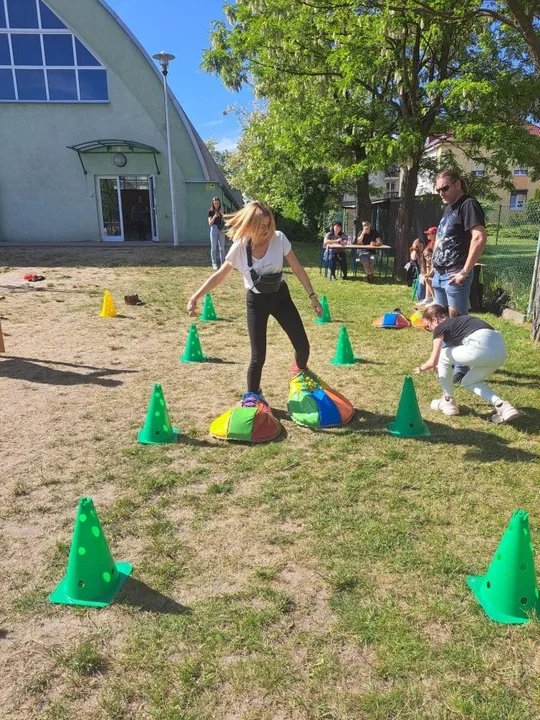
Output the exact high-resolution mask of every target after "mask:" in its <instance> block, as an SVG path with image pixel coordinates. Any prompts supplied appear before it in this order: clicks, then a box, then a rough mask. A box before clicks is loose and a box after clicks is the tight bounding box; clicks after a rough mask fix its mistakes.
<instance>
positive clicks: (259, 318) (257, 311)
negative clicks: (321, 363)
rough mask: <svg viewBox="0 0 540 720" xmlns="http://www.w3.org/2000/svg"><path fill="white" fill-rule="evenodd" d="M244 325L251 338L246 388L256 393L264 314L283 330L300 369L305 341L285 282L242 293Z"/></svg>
mask: <svg viewBox="0 0 540 720" xmlns="http://www.w3.org/2000/svg"><path fill="white" fill-rule="evenodd" d="M246 305H247V326H248V332H249V339H250V342H251V362H250V363H249V367H248V372H247V389H248V392H255V393H258V392H259V390H260V387H261V375H262V369H263V365H264V361H265V360H266V329H267V327H268V318H269V317H270V315H273V316H274V317H275V318H276V320H277V321H278V323H279V324H280V325H281V327H282V328H283V329H284V330H285V332H286V333H287V335H288V337H289V340H290V341H291V343H292V344H293V347H294V351H295V357H296V364H297V365H298V368H299V369H300V370H303V369H304V368H305V367H306V365H307V362H308V359H309V341H308V339H307V335H306V331H305V330H304V325H303V323H302V319H301V318H300V315H299V313H298V310H297V308H296V305H295V304H294V303H293V301H292V298H291V294H290V292H289V288H288V287H287V283H285V282H284V283H282V285H281V287H280V289H279V290H278V291H277V292H276V293H268V294H267V295H263V294H262V293H254V292H251V290H248V293H247V297H246Z"/></svg>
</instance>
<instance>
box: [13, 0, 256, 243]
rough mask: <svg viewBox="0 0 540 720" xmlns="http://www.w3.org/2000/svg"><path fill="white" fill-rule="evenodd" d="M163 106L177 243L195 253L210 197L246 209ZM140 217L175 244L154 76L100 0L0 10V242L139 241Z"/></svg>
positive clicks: (37, 2)
mask: <svg viewBox="0 0 540 720" xmlns="http://www.w3.org/2000/svg"><path fill="white" fill-rule="evenodd" d="M175 70H176V68H175V66H174V63H173V64H172V65H171V73H174V72H175ZM181 71H182V70H181V67H178V72H181ZM169 101H170V102H169V109H170V124H171V141H172V153H173V173H174V184H175V190H176V192H175V197H176V207H177V218H178V231H179V238H180V243H186V244H187V243H193V242H202V241H205V240H207V238H208V223H207V211H208V208H209V206H210V202H211V199H212V197H213V196H216V195H217V196H218V197H220V198H221V199H222V203H223V205H224V206H225V208H226V209H227V210H231V209H235V208H238V207H240V206H241V205H242V198H241V195H240V193H237V192H235V191H233V190H232V189H231V188H230V187H229V185H228V184H227V181H226V180H225V177H224V176H223V173H222V172H221V170H220V168H219V167H218V166H217V165H216V163H215V161H214V160H213V158H212V156H211V155H210V153H209V151H208V149H207V148H206V146H205V145H204V143H203V141H202V139H201V138H200V136H199V135H198V134H197V132H196V130H195V128H194V127H193V125H192V124H191V122H190V121H189V119H188V117H187V116H186V114H185V113H184V111H183V109H182V107H181V106H180V104H179V103H178V101H177V100H176V98H175V97H174V95H173V94H172V93H170V94H169ZM141 198H142V199H141ZM137 205H138V206H139V208H138V209H135V210H134V208H135V206H137ZM141 217H142V218H143V224H144V226H145V227H144V231H145V232H144V235H145V237H146V239H148V240H150V239H152V240H155V241H158V240H159V241H166V242H168V241H170V240H171V238H172V219H171V217H172V216H171V204H170V195H169V168H168V166H167V143H166V133H165V122H164V97H163V84H162V75H161V72H160V69H159V67H157V66H156V64H155V63H154V61H153V60H152V59H151V58H150V56H149V55H148V54H147V53H146V51H145V50H144V49H143V48H142V46H141V45H140V44H139V42H138V41H137V39H136V38H135V37H134V36H133V35H132V33H131V32H130V31H129V30H128V28H127V27H126V26H125V25H124V24H123V22H122V21H121V20H120V18H119V17H118V16H117V15H116V14H115V13H114V12H113V11H112V10H111V8H110V7H109V6H108V5H107V4H106V2H104V0H46V2H45V1H44V0H0V241H2V240H4V241H59V240H60V241H98V240H102V241H107V242H111V241H114V242H118V241H123V240H135V239H137V238H141V233H140V232H139V231H140V229H141ZM137 224H138V226H139V227H138V228H137ZM141 239H142V238H141Z"/></svg>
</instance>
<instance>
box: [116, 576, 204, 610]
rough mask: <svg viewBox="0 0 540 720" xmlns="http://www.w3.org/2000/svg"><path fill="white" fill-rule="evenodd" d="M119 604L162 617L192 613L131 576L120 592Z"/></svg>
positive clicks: (184, 606) (187, 608)
mask: <svg viewBox="0 0 540 720" xmlns="http://www.w3.org/2000/svg"><path fill="white" fill-rule="evenodd" d="M119 604H120V605H131V606H133V607H136V608H138V609H139V610H142V611H143V612H155V613H162V614H163V615H191V614H192V612H193V611H192V610H191V608H189V607H187V606H186V605H181V604H180V603H178V602H176V600H173V599H172V598H169V597H167V596H166V595H162V594H161V593H160V592H158V591H157V590H153V589H152V588H151V587H148V585H145V583H143V582H142V581H141V580H136V579H135V578H133V577H131V575H130V576H129V577H128V579H127V580H126V583H125V585H124V587H123V588H122V590H121V593H120V596H119Z"/></svg>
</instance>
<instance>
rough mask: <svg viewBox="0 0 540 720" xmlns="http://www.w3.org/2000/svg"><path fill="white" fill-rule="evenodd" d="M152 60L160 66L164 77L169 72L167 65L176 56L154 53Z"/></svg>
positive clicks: (162, 52)
mask: <svg viewBox="0 0 540 720" xmlns="http://www.w3.org/2000/svg"><path fill="white" fill-rule="evenodd" d="M152 57H153V58H154V60H158V61H159V64H160V65H161V72H162V73H163V74H164V75H166V74H167V73H168V72H169V63H170V62H171V60H174V59H175V57H176V55H171V54H170V53H166V52H164V51H163V50H162V51H161V52H160V53H156V54H155V55H152Z"/></svg>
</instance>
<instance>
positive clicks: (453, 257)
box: [432, 170, 487, 382]
mask: <svg viewBox="0 0 540 720" xmlns="http://www.w3.org/2000/svg"><path fill="white" fill-rule="evenodd" d="M435 190H436V191H437V192H438V193H439V194H440V196H441V200H442V201H443V203H445V205H446V208H445V211H444V214H443V216H442V219H441V221H440V223H439V227H438V228H437V236H436V239H435V246H434V248H433V257H432V262H433V269H434V274H433V294H434V296H435V302H436V303H437V304H438V305H442V306H443V307H448V308H450V307H453V308H455V309H456V310H458V311H459V313H460V314H461V315H468V314H469V292H470V289H471V283H472V279H473V270H474V266H475V264H476V263H477V261H478V259H479V258H480V255H481V254H482V252H483V250H484V247H485V246H486V241H487V235H486V228H485V219H484V211H483V210H482V208H481V207H480V205H479V203H478V201H477V200H476V199H475V198H473V197H472V196H471V195H467V186H466V184H465V181H464V180H462V179H461V178H460V177H459V175H458V174H457V173H455V172H454V171H452V170H443V172H442V173H440V174H439V176H438V177H437V181H436V183H435ZM465 372H466V368H465V367H462V366H459V365H456V367H455V375H454V381H455V382H459V381H460V380H461V378H462V377H463V375H464V374H465Z"/></svg>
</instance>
